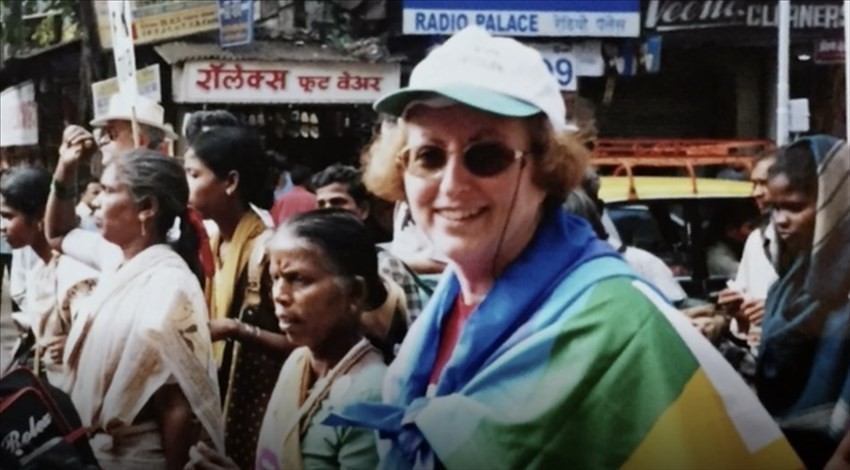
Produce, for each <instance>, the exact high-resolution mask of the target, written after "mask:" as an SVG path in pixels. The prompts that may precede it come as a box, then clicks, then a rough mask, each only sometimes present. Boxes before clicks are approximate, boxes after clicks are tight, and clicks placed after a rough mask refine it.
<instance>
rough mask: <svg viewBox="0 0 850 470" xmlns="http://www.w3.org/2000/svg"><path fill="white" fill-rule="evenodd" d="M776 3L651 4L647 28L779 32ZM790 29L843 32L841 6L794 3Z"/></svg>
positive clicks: (693, 0)
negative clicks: (751, 29)
mask: <svg viewBox="0 0 850 470" xmlns="http://www.w3.org/2000/svg"><path fill="white" fill-rule="evenodd" d="M776 5H777V3H776V2H775V1H765V0H758V1H747V0H650V1H649V3H648V5H647V8H646V14H645V15H644V18H645V19H644V27H645V28H646V29H648V30H653V31H657V32H664V31H677V30H692V29H706V28H730V27H733V28H734V27H746V28H776V26H777V21H778V12H777V8H776ZM791 28H793V29H797V30H835V29H842V28H844V12H843V10H842V5H841V2H837V1H836V2H829V3H827V2H806V3H803V2H794V3H791Z"/></svg>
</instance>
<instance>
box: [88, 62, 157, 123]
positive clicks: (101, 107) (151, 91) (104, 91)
mask: <svg viewBox="0 0 850 470" xmlns="http://www.w3.org/2000/svg"><path fill="white" fill-rule="evenodd" d="M136 87H137V89H138V91H139V95H141V96H144V97H147V98H150V99H152V100H155V101H157V102H161V101H162V83H161V81H160V78H159V64H154V65H150V66H148V67H145V68H143V69H139V70H137V71H136ZM116 94H118V79H117V78H115V77H112V78H108V79H106V80H102V81H99V82H95V83H92V86H91V95H92V100H93V101H94V117H95V119H97V118H99V117H100V116H103V115H105V114H106V112H107V111H108V110H109V99H110V98H112V96H113V95H116Z"/></svg>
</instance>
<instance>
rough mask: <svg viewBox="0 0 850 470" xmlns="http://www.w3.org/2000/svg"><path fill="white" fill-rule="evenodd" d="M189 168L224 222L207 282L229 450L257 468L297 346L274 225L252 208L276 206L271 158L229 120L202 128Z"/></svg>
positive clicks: (204, 205)
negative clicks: (271, 261) (260, 441)
mask: <svg viewBox="0 0 850 470" xmlns="http://www.w3.org/2000/svg"><path fill="white" fill-rule="evenodd" d="M185 168H186V173H187V177H188V182H189V188H190V190H191V196H190V198H189V203H190V205H191V206H192V207H194V208H195V209H196V210H198V211H199V212H200V213H201V215H202V216H203V217H204V218H205V219H210V220H212V221H213V222H215V224H216V225H217V226H218V233H217V234H215V235H214V236H213V237H212V239H211V245H212V251H213V257H214V259H215V263H216V273H215V276H214V278H213V280H212V283H211V285H210V286H208V289H207V302H208V304H209V309H210V332H211V333H212V339H213V341H215V342H217V343H216V344H215V352H216V360H217V362H218V365H219V383H220V384H221V396H222V401H223V404H224V416H225V441H226V447H227V451H228V455H229V456H230V457H231V458H233V459H234V461H236V463H237V464H238V465H239V467H240V468H250V467H251V466H253V464H254V450H255V449H256V446H257V435H258V434H259V431H260V423H261V421H262V417H263V413H264V412H265V409H266V404H267V403H268V401H269V396H270V395H271V392H272V389H273V388H274V380H275V377H276V376H277V374H278V372H280V367H281V365H282V364H283V361H284V360H285V359H286V355H287V353H288V352H289V350H291V349H292V348H291V346H290V344H289V342H288V341H287V339H286V338H285V337H284V336H283V334H282V333H281V332H280V330H279V328H278V325H277V320H276V319H275V316H274V306H273V303H272V298H271V279H270V277H269V274H268V271H269V270H268V258H267V257H266V256H265V252H264V250H265V246H264V243H265V241H267V240H268V238H269V237H270V235H271V230H269V229H268V228H267V227H266V225H265V224H264V222H263V221H262V219H261V218H260V216H259V215H258V214H257V212H256V211H254V210H252V208H251V206H252V205H253V206H257V207H259V208H261V209H268V208H269V207H271V204H272V198H273V193H272V187H271V185H270V184H268V183H269V179H268V178H267V172H268V163H267V161H266V155H265V153H264V152H263V149H262V147H261V145H260V141H259V139H258V138H257V137H256V136H254V135H253V134H252V133H251V132H250V131H249V130H247V129H244V128H240V127H234V126H226V127H212V128H210V129H207V130H205V131H201V133H200V134H198V135H197V136H195V138H194V140H192V142H191V143H190V148H189V150H188V151H187V152H186V155H185ZM252 275H253V278H254V279H252Z"/></svg>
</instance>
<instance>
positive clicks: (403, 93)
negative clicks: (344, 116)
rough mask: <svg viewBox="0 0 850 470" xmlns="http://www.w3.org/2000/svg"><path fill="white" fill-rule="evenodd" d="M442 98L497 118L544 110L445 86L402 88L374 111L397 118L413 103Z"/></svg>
mask: <svg viewBox="0 0 850 470" xmlns="http://www.w3.org/2000/svg"><path fill="white" fill-rule="evenodd" d="M434 95H437V96H441V97H444V98H448V99H451V100H453V101H457V102H458V103H461V104H464V105H466V106H470V107H472V108H476V109H480V110H482V111H486V112H488V113H493V114H496V115H499V116H507V117H517V118H524V117H529V116H534V115H535V114H539V113H542V112H543V110H541V109H540V108H538V107H537V106H534V105H533V104H530V103H528V102H526V101H523V100H520V99H517V98H514V97H512V96H507V95H504V94H502V93H499V92H497V91H493V90H489V89H486V88H481V87H477V86H472V85H446V86H441V87H433V88H405V89H402V90H398V91H396V92H393V93H390V94H388V95H387V96H384V97H383V98H381V99H380V100H378V101H376V102H375V105H374V108H375V111H378V112H382V113H387V114H390V115H392V116H398V117H400V116H401V115H402V114H403V113H404V110H405V109H406V108H407V106H408V105H409V104H410V103H412V102H413V101H417V100H421V99H427V98H428V97H429V96H434Z"/></svg>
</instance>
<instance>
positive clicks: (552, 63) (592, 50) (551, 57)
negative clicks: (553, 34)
mask: <svg viewBox="0 0 850 470" xmlns="http://www.w3.org/2000/svg"><path fill="white" fill-rule="evenodd" d="M535 48H536V49H537V50H538V51H540V55H542V56H543V60H544V61H545V62H546V66H547V67H548V68H549V71H550V72H552V74H553V75H555V78H557V79H558V83H559V84H560V85H561V90H564V91H575V90H577V80H576V77H601V76H602V75H603V74H604V72H605V61H604V59H603V58H602V43H600V42H599V41H588V42H585V43H579V44H571V45H561V44H558V45H538V46H535Z"/></svg>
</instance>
